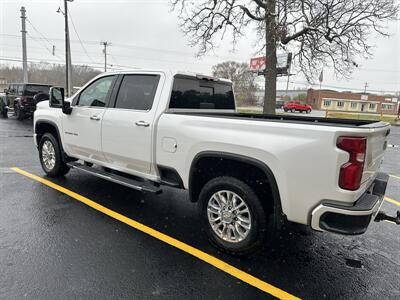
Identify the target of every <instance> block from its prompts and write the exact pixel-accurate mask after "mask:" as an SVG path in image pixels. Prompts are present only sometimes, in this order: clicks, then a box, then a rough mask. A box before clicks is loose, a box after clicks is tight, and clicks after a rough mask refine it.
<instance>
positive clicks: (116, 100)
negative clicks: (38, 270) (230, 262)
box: [34, 70, 390, 254]
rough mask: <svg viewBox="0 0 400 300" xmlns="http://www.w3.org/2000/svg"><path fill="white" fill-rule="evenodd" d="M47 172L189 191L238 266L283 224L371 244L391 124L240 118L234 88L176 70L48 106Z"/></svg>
mask: <svg viewBox="0 0 400 300" xmlns="http://www.w3.org/2000/svg"><path fill="white" fill-rule="evenodd" d="M34 130H35V134H34V141H35V144H36V146H37V147H38V150H39V157H40V162H41V165H42V167H43V170H44V172H45V173H46V174H47V175H48V176H50V177H57V176H63V175H65V174H66V173H67V172H68V170H69V169H70V168H75V169H78V170H81V171H83V172H87V173H90V174H93V175H95V176H98V177H100V178H103V179H106V180H110V181H113V182H116V183H119V184H122V185H125V186H128V187H131V188H133V189H137V190H141V191H145V192H151V193H159V192H161V191H162V188H163V187H164V186H172V187H175V188H180V189H186V190H188V191H189V199H190V200H191V201H193V202H197V201H198V202H199V203H200V207H201V212H202V219H203V220H204V224H203V225H204V226H205V228H206V229H207V230H206V231H207V232H208V234H209V237H210V239H211V241H212V242H213V243H214V244H215V245H217V246H218V247H219V248H221V249H223V250H225V251H227V252H229V253H234V254H245V253H249V252H251V251H254V250H255V249H257V248H259V247H260V245H261V244H263V243H264V242H272V241H273V237H274V236H275V235H276V233H277V232H278V230H279V228H280V225H281V224H282V222H283V221H285V220H289V221H292V222H296V223H301V224H306V225H309V226H311V227H312V228H313V229H315V230H318V231H329V232H335V233H340V234H361V233H363V232H365V230H366V229H367V227H368V225H369V223H370V221H371V220H373V219H374V218H375V217H376V215H377V214H378V212H379V210H380V206H381V204H382V202H383V197H384V194H385V190H386V184H387V181H388V176H387V175H386V174H384V173H380V172H378V169H379V166H380V164H381V161H382V159H383V154H384V151H385V148H386V143H387V142H386V139H387V135H388V134H389V131H390V128H389V125H388V124H387V123H382V122H372V121H359V120H339V119H325V118H313V117H296V116H284V115H256V114H254V115H249V114H241V113H238V112H236V110H235V100H234V94H233V91H232V83H231V82H230V81H228V80H224V79H218V78H213V77H208V76H203V75H196V74H188V73H184V72H180V73H179V72H178V73H177V72H171V71H166V70H136V71H132V72H117V73H104V74H101V75H99V76H97V77H96V78H94V79H93V80H91V81H90V82H88V83H87V84H86V85H85V86H84V87H82V88H81V89H80V90H79V91H78V92H77V93H76V94H75V95H73V96H72V97H71V98H70V99H66V100H64V94H63V89H61V88H52V89H51V92H50V100H49V101H46V102H41V103H39V104H38V107H37V110H36V112H35V115H34Z"/></svg>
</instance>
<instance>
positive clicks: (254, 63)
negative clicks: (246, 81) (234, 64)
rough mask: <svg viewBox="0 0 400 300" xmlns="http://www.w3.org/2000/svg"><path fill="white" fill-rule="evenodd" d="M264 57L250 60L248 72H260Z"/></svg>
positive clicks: (262, 67)
mask: <svg viewBox="0 0 400 300" xmlns="http://www.w3.org/2000/svg"><path fill="white" fill-rule="evenodd" d="M265 60H266V59H265V56H261V57H254V58H252V59H250V70H260V69H264V68H265Z"/></svg>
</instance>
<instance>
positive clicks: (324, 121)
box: [167, 111, 387, 129]
mask: <svg viewBox="0 0 400 300" xmlns="http://www.w3.org/2000/svg"><path fill="white" fill-rule="evenodd" d="M167 113H173V114H184V115H195V116H205V117H215V118H233V119H246V120H255V121H265V122H286V123H301V124H308V125H320V126H335V127H355V128H366V129H369V128H379V127H385V126H387V123H384V122H380V121H371V120H352V119H336V118H321V117H303V116H301V117H300V116H289V115H269V114H266V115H263V114H248V113H238V112H232V113H230V112H216V111H213V112H204V111H203V112H198V111H184V112H183V111H168V112H167Z"/></svg>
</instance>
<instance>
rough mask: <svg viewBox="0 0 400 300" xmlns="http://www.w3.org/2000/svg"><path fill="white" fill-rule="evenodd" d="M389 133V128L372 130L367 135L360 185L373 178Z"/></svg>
mask: <svg viewBox="0 0 400 300" xmlns="http://www.w3.org/2000/svg"><path fill="white" fill-rule="evenodd" d="M389 132H390V126H389V125H387V126H383V127H379V128H373V129H371V131H370V132H369V134H368V135H367V153H366V157H365V165H364V172H363V177H362V180H361V181H362V183H365V182H366V181H368V180H371V179H373V178H374V177H375V174H376V173H377V171H378V169H379V167H380V165H381V162H382V159H383V153H384V152H385V150H386V147H387V136H388V135H389Z"/></svg>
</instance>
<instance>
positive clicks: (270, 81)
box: [263, 0, 276, 114]
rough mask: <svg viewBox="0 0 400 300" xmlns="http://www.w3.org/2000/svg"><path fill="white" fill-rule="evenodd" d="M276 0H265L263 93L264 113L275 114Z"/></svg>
mask: <svg viewBox="0 0 400 300" xmlns="http://www.w3.org/2000/svg"><path fill="white" fill-rule="evenodd" d="M275 6H276V0H269V1H267V9H266V11H265V57H266V64H265V94H264V110H263V113H264V114H275V105H276V20H275Z"/></svg>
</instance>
